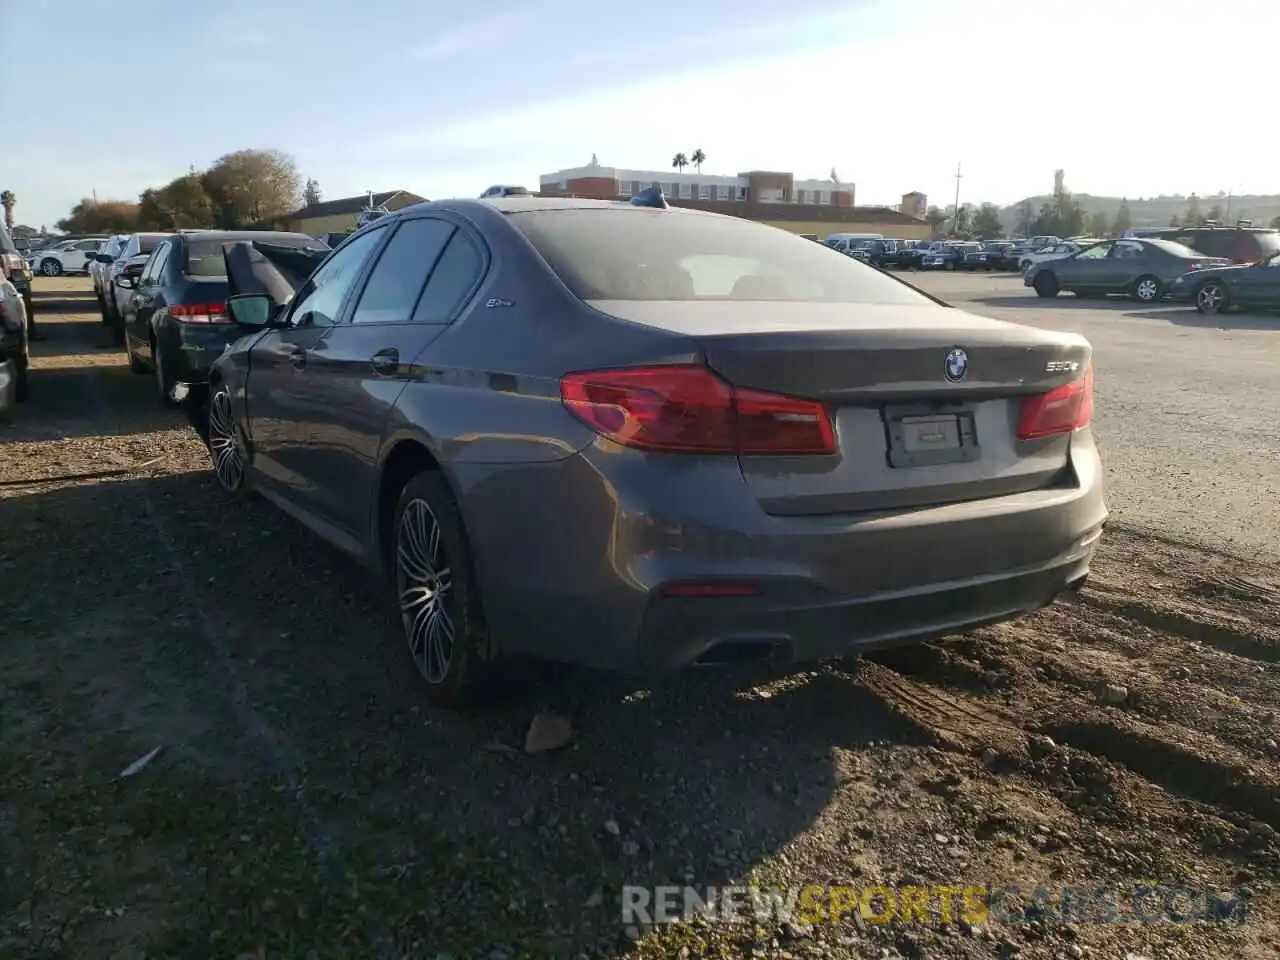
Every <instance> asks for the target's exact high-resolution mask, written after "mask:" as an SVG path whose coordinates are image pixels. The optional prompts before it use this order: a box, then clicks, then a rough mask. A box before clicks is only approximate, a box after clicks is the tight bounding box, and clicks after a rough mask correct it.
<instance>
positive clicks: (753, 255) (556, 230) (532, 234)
mask: <svg viewBox="0 0 1280 960" xmlns="http://www.w3.org/2000/svg"><path fill="white" fill-rule="evenodd" d="M510 218H511V222H512V223H513V224H514V225H515V226H516V227H518V228H519V229H520V231H521V232H522V233H523V234H524V235H525V236H526V237H527V238H528V239H529V242H530V243H532V244H533V246H534V248H535V249H536V250H537V251H538V253H540V254H541V255H542V257H543V258H544V259H545V260H546V261H547V263H548V264H550V266H551V269H552V270H554V271H555V272H556V274H557V275H558V276H559V277H560V279H561V280H563V281H564V283H565V285H566V286H568V287H569V289H570V290H572V291H573V293H574V294H575V295H576V296H578V297H579V298H581V299H583V300H724V299H734V300H790V301H799V302H804V303H901V304H918V303H926V302H928V301H927V299H926V298H925V297H924V296H923V295H922V294H920V293H917V292H916V291H915V290H913V289H912V288H910V287H908V286H907V285H906V284H904V283H900V282H899V281H897V280H894V279H893V278H892V277H889V276H886V275H884V274H882V273H880V272H879V271H878V270H875V269H873V268H872V267H869V266H867V265H865V264H862V263H859V262H858V261H857V260H855V259H853V258H851V257H846V256H844V255H843V254H841V253H839V252H837V251H835V250H832V249H830V248H829V247H827V246H825V245H823V244H817V243H814V242H812V241H810V240H804V239H801V238H800V237H798V236H796V235H795V234H793V233H788V232H787V231H785V230H779V229H777V228H776V227H767V226H765V225H763V224H760V223H753V222H752V221H749V220H738V219H735V218H732V217H715V216H703V215H696V214H683V213H662V212H657V211H644V210H634V209H621V210H615V209H604V210H601V209H596V210H590V209H587V210H538V211H530V212H524V213H515V214H510Z"/></svg>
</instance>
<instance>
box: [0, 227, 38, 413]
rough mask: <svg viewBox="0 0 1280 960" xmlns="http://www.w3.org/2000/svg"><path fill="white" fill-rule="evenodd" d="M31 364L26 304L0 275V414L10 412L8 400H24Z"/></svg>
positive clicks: (10, 284) (12, 286)
mask: <svg viewBox="0 0 1280 960" xmlns="http://www.w3.org/2000/svg"><path fill="white" fill-rule="evenodd" d="M6 236H7V234H6ZM30 366H31V352H30V336H29V327H28V325H27V304H26V301H25V300H24V299H23V296H22V294H21V293H20V292H19V291H18V288H17V287H16V286H14V284H13V282H12V281H11V280H9V279H8V278H7V277H4V276H0V414H8V413H9V412H11V411H10V407H11V403H10V401H11V400H12V401H16V402H18V403H21V402H22V401H24V400H26V399H27V394H28V391H29V377H28V373H27V371H28V369H29V368H30Z"/></svg>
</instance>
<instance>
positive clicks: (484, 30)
mask: <svg viewBox="0 0 1280 960" xmlns="http://www.w3.org/2000/svg"><path fill="white" fill-rule="evenodd" d="M533 23H534V15H533V13H532V12H531V11H529V10H513V11H508V12H506V13H500V14H496V15H494V16H492V17H486V18H485V19H483V20H471V21H468V22H465V23H457V24H452V25H450V26H446V27H444V28H443V29H442V30H439V31H437V32H435V33H433V34H432V35H431V36H430V37H429V38H428V39H426V40H424V41H422V42H421V43H418V44H416V45H415V46H413V47H410V49H409V56H411V57H413V58H414V59H415V60H423V61H433V60H452V59H453V58H455V57H458V56H461V55H462V54H464V53H469V52H471V51H472V50H475V49H476V48H478V47H482V46H484V45H485V44H487V43H494V44H497V43H502V42H505V41H506V40H507V39H508V37H507V36H505V35H506V34H509V33H510V32H511V31H518V30H520V29H522V28H525V27H528V26H530V25H531V24H533Z"/></svg>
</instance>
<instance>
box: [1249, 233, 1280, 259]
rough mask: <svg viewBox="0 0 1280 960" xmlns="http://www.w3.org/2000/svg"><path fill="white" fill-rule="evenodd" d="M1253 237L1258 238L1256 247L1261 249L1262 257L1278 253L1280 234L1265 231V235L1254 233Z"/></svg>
mask: <svg viewBox="0 0 1280 960" xmlns="http://www.w3.org/2000/svg"><path fill="white" fill-rule="evenodd" d="M1254 236H1255V237H1257V238H1258V246H1259V247H1261V248H1262V255H1263V256H1264V257H1269V256H1271V255H1272V254H1276V253H1280V233H1278V232H1273V231H1267V232H1265V233H1261V232H1260V233H1255V234H1254Z"/></svg>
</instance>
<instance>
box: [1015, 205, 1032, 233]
mask: <svg viewBox="0 0 1280 960" xmlns="http://www.w3.org/2000/svg"><path fill="white" fill-rule="evenodd" d="M1035 219H1036V214H1035V211H1034V210H1032V209H1031V201H1030V200H1023V201H1022V203H1021V204H1019V205H1018V232H1019V233H1020V234H1022V235H1023V236H1024V237H1029V236H1031V224H1032V223H1034V222H1035Z"/></svg>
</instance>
